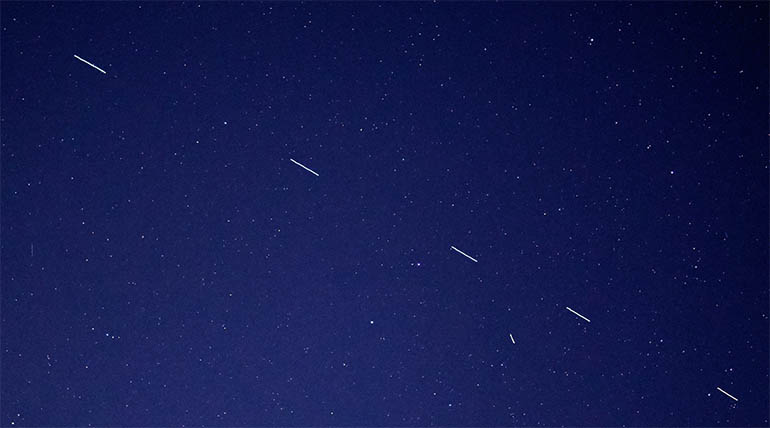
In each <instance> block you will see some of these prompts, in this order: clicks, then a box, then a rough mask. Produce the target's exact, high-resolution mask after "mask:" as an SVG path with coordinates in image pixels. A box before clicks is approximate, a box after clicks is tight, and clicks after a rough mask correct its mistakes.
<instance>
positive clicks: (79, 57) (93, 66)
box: [75, 55, 107, 74]
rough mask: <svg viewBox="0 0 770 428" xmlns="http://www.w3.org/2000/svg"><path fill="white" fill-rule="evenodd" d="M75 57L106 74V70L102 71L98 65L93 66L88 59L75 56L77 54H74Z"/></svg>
mask: <svg viewBox="0 0 770 428" xmlns="http://www.w3.org/2000/svg"><path fill="white" fill-rule="evenodd" d="M75 58H77V59H79V60H81V61H83V62H84V63H86V64H88V65H90V66H91V67H93V68H95V69H97V70H99V71H101V72H102V73H104V74H107V72H106V71H104V70H102V69H101V68H99V67H97V66H95V65H93V64H91V63H90V62H88V61H86V60H84V59H83V58H81V57H79V56H77V55H75Z"/></svg>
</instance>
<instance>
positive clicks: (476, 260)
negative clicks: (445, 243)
mask: <svg viewBox="0 0 770 428" xmlns="http://www.w3.org/2000/svg"><path fill="white" fill-rule="evenodd" d="M452 249H453V250H455V251H457V252H458V253H460V254H462V255H464V256H465V257H467V258H469V259H471V260H473V261H474V262H476V263H478V262H479V261H478V260H476V259H474V258H473V257H471V256H469V255H467V254H465V253H463V252H462V251H460V250H458V249H457V248H455V247H454V246H452Z"/></svg>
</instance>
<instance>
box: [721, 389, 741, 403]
mask: <svg viewBox="0 0 770 428" xmlns="http://www.w3.org/2000/svg"><path fill="white" fill-rule="evenodd" d="M717 389H718V390H719V391H720V392H721V393H722V394H724V395H726V396H728V397H730V398H732V399H733V400H735V401H738V399H737V398H735V397H733V396H732V395H730V394H728V393H727V391H725V390H724V389H722V388H720V387H717Z"/></svg>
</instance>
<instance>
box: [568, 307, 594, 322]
mask: <svg viewBox="0 0 770 428" xmlns="http://www.w3.org/2000/svg"><path fill="white" fill-rule="evenodd" d="M566 308H567V310H568V311H570V312H572V313H573V314H575V315H577V316H579V317H580V318H583V319H584V320H586V321H588V322H591V320H589V319H588V318H586V317H584V316H583V315H580V314H579V313H577V312H575V311H573V310H572V309H570V308H569V306H567V307H566Z"/></svg>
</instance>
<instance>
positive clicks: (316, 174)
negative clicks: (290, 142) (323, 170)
mask: <svg viewBox="0 0 770 428" xmlns="http://www.w3.org/2000/svg"><path fill="white" fill-rule="evenodd" d="M289 160H290V161H292V162H294V163H296V164H297V165H299V166H301V167H302V168H305V169H306V170H308V171H310V172H311V173H313V174H315V176H316V177H318V176H319V175H318V173H317V172H315V171H313V170H312V169H310V168H308V167H306V166H305V165H302V164H301V163H299V162H297V161H295V160H294V159H291V158H289Z"/></svg>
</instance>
